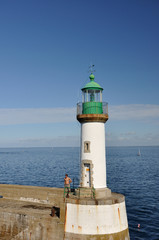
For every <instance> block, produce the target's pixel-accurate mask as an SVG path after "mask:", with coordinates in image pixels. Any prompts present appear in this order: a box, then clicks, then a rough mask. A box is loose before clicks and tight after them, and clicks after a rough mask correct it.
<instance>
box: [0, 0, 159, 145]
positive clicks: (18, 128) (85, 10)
mask: <svg viewBox="0 0 159 240" xmlns="http://www.w3.org/2000/svg"><path fill="white" fill-rule="evenodd" d="M158 12H159V1H158V0H151V1H147V0H133V1H132V0H130V1H126V0H120V1H119V0H112V1H108V0H100V1H97V0H91V1H90V0H85V1H84V0H80V1H79V0H76V1H75V0H67V1H64V0H58V1H52V0H45V1H44V0H34V1H33V0H27V1H24V0H23V1H22V0H14V1H12V0H5V1H0V83H1V87H0V89H1V91H0V92H1V93H0V147H30V146H32V147H36V146H50V147H52V146H79V138H80V124H79V123H78V122H77V121H76V103H77V102H79V101H81V90H80V89H81V88H82V87H83V86H84V85H85V84H86V83H87V82H88V81H89V78H88V76H89V73H88V67H89V65H90V64H91V63H93V64H95V69H96V72H95V80H96V81H97V82H98V83H99V84H100V85H101V86H102V87H103V88H104V92H103V100H104V101H106V102H108V104H109V121H108V122H107V123H106V143H107V145H108V146H125V145H126V146H127V145H129V146H142V145H159V28H158V25H159V14H158Z"/></svg>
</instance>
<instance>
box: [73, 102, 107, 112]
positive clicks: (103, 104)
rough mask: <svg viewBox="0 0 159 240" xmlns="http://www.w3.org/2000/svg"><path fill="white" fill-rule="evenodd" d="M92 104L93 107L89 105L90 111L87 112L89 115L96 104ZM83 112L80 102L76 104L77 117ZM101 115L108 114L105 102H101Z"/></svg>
mask: <svg viewBox="0 0 159 240" xmlns="http://www.w3.org/2000/svg"><path fill="white" fill-rule="evenodd" d="M90 103H91V102H90ZM93 103H94V105H93V106H91V104H90V107H89V108H90V109H89V110H88V111H89V112H90V113H91V112H92V108H93V109H94V106H95V103H96V102H93ZM97 103H98V102H97ZM83 110H84V109H83V103H82V102H79V103H77V115H80V114H83ZM102 114H108V103H107V102H102Z"/></svg>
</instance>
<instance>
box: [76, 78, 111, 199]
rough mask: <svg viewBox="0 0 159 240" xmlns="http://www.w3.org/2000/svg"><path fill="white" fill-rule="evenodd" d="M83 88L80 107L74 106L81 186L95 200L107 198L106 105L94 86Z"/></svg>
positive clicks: (98, 87)
mask: <svg viewBox="0 0 159 240" xmlns="http://www.w3.org/2000/svg"><path fill="white" fill-rule="evenodd" d="M89 78H90V82H89V83H87V84H86V85H85V86H84V87H83V88H82V103H79V104H78V105H77V120H78V121H79V122H80V123H81V173H80V176H81V177H80V186H81V187H83V188H94V189H95V193H96V198H98V197H101V196H102V197H104V196H105V195H106V194H110V190H108V189H107V181H106V153H105V122H106V121H107V120H108V104H107V103H106V102H103V101H102V92H103V88H102V87H101V86H100V85H99V84H98V83H97V82H95V80H94V79H95V76H94V75H93V74H92V73H91V75H90V76H89Z"/></svg>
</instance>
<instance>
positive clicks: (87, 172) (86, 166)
mask: <svg viewBox="0 0 159 240" xmlns="http://www.w3.org/2000/svg"><path fill="white" fill-rule="evenodd" d="M84 186H85V187H90V186H91V184H90V164H89V163H85V164H84Z"/></svg>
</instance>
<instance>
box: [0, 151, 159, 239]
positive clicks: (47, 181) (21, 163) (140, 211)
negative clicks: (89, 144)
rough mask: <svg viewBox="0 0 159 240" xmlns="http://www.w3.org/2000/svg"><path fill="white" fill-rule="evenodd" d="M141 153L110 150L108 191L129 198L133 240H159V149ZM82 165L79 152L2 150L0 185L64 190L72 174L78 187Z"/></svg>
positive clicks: (108, 154)
mask: <svg viewBox="0 0 159 240" xmlns="http://www.w3.org/2000/svg"><path fill="white" fill-rule="evenodd" d="M140 151H141V156H137V152H138V148H137V147H108V148H107V178H108V187H109V188H111V190H112V191H114V192H120V193H123V194H124V195H125V196H126V205H127V215H128V222H129V231H130V237H131V240H135V239H142V240H145V239H148V240H159V147H140ZM79 165H80V159H79V148H53V149H52V148H24V149H22V148H13V149H11V148H9V149H0V166H1V170H0V183H1V184H2V183H5V184H20V185H35V186H47V187H63V179H64V175H65V173H68V174H69V175H70V177H71V178H72V179H74V184H75V187H77V186H78V181H79ZM138 224H140V225H141V227H140V229H138V227H137V226H138Z"/></svg>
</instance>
